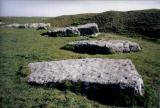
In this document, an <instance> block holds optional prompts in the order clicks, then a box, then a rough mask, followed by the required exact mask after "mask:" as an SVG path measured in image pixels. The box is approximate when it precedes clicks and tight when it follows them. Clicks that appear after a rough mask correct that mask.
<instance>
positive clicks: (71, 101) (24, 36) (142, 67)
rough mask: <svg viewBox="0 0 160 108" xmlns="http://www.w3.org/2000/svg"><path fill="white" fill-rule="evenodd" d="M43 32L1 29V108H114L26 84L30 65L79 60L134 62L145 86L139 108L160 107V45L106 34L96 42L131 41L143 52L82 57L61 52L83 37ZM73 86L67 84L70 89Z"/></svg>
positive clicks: (59, 91)
mask: <svg viewBox="0 0 160 108" xmlns="http://www.w3.org/2000/svg"><path fill="white" fill-rule="evenodd" d="M43 32H44V31H43V30H34V29H16V28H0V105H1V108H31V107H33V108H39V107H40V108H66V107H68V108H93V107H100V108H114V107H116V106H114V105H112V106H111V105H108V104H102V103H100V102H98V101H94V100H91V99H88V98H87V97H86V96H85V95H83V94H80V93H73V92H72V91H70V90H67V91H61V90H60V89H58V88H54V87H43V86H33V85H29V84H28V83H27V82H26V76H27V75H28V74H29V70H28V69H27V67H26V66H27V64H28V63H30V62H37V61H51V60H61V59H77V58H91V57H100V58H115V59H131V60H132V61H133V63H134V64H135V66H136V68H137V70H138V72H139V73H140V74H141V75H142V78H143V80H144V83H145V92H146V93H145V96H144V98H143V99H142V101H143V103H144V105H143V106H138V105H137V104H136V103H135V104H133V105H132V106H133V107H135V108H139V107H145V108H147V107H148V108H158V107H160V105H159V102H160V43H159V41H156V42H154V41H150V40H144V39H142V38H140V37H135V38H131V37H127V36H122V35H117V34H112V33H102V34H101V35H100V36H99V37H97V38H92V39H106V40H108V39H127V40H130V41H134V42H137V43H139V44H140V45H141V47H142V51H140V52H136V53H125V54H122V53H118V54H106V55H101V54H95V55H89V54H79V53H75V52H72V51H67V50H64V49H61V47H63V46H64V45H65V44H67V43H68V42H71V41H76V40H80V38H79V37H45V36H41V35H40V34H42V33H43ZM68 84H69V83H66V88H68V87H69V86H68Z"/></svg>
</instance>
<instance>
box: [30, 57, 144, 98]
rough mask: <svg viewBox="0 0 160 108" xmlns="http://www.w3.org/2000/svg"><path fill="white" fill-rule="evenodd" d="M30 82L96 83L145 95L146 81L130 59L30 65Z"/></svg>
mask: <svg viewBox="0 0 160 108" xmlns="http://www.w3.org/2000/svg"><path fill="white" fill-rule="evenodd" d="M28 66H29V69H30V70H31V74H30V75H29V76H28V82H29V83H36V84H44V85H45V84H47V83H61V82H63V81H66V80H69V81H73V82H78V81H81V82H85V84H86V85H87V86H89V85H90V84H93V83H96V84H100V85H104V86H107V85H111V86H113V87H114V86H116V87H115V88H116V89H118V90H124V91H129V92H131V93H132V94H133V95H141V96H142V95H143V91H144V90H143V86H144V85H143V80H142V78H141V76H140V75H139V74H138V72H137V70H136V68H135V66H134V64H133V63H132V61H131V60H129V59H107V58H105V59H102V58H86V59H69V60H60V61H50V62H36V63H30V64H29V65H28Z"/></svg>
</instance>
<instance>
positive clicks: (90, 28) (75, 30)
mask: <svg viewBox="0 0 160 108" xmlns="http://www.w3.org/2000/svg"><path fill="white" fill-rule="evenodd" d="M98 32H99V29H98V25H97V24H96V23H88V24H84V25H79V26H75V27H73V26H72V27H63V28H53V29H52V30H49V31H48V32H47V33H46V35H48V36H52V37H57V36H62V37H65V36H73V35H78V36H80V35H81V36H89V35H91V36H96V33H98Z"/></svg>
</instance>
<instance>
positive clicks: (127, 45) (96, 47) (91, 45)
mask: <svg viewBox="0 0 160 108" xmlns="http://www.w3.org/2000/svg"><path fill="white" fill-rule="evenodd" d="M63 48H64V49H68V50H73V51H75V52H80V53H90V54H108V53H116V52H137V51H139V50H141V48H140V46H139V44H137V43H135V42H131V41H127V40H108V41H105V40H82V41H75V42H70V43H68V44H67V45H66V46H64V47H63Z"/></svg>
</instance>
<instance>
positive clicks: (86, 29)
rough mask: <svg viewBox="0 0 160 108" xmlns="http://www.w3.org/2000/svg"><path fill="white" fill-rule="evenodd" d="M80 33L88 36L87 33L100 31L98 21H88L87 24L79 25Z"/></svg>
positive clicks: (92, 33) (94, 33)
mask: <svg viewBox="0 0 160 108" xmlns="http://www.w3.org/2000/svg"><path fill="white" fill-rule="evenodd" d="M77 28H78V30H79V32H80V35H82V36H86V35H96V33H98V32H99V29H98V25H97V24H96V23H88V24H85V25H79V26H77Z"/></svg>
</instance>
